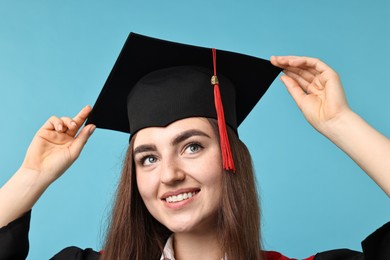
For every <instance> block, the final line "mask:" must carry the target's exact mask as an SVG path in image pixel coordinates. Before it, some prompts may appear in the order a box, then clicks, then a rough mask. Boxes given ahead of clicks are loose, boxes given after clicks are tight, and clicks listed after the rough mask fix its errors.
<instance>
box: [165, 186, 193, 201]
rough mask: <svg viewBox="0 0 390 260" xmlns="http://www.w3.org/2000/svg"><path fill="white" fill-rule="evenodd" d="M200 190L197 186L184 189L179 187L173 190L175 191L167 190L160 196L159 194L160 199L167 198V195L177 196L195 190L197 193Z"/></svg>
mask: <svg viewBox="0 0 390 260" xmlns="http://www.w3.org/2000/svg"><path fill="white" fill-rule="evenodd" d="M199 191H200V189H199V188H185V189H179V190H175V191H168V192H165V193H164V194H163V195H162V196H161V199H162V200H165V199H166V198H168V197H169V196H177V195H179V194H182V193H189V192H196V193H198V192H199Z"/></svg>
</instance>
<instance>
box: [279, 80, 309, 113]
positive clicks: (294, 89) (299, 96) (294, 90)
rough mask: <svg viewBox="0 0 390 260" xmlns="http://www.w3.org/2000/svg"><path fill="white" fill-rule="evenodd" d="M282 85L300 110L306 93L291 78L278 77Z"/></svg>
mask: <svg viewBox="0 0 390 260" xmlns="http://www.w3.org/2000/svg"><path fill="white" fill-rule="evenodd" d="M280 79H281V80H282V82H283V84H284V85H285V86H286V88H287V90H288V92H289V93H290V95H291V96H292V98H293V99H294V101H295V103H296V104H297V105H298V107H299V109H301V110H302V106H301V104H302V100H303V99H304V98H305V97H306V93H305V92H304V91H303V89H302V88H301V87H300V86H299V85H298V83H297V82H296V81H295V80H294V79H293V78H291V77H289V76H286V75H283V76H281V77H280Z"/></svg>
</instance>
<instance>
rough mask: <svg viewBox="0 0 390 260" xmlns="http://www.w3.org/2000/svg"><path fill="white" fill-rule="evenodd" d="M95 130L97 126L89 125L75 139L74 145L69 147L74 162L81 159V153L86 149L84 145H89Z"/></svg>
mask: <svg viewBox="0 0 390 260" xmlns="http://www.w3.org/2000/svg"><path fill="white" fill-rule="evenodd" d="M95 129H96V126H95V125H93V124H90V125H87V126H85V127H84V128H83V129H82V130H81V131H80V133H79V134H78V135H77V137H76V138H75V139H74V141H73V143H72V144H71V146H70V147H69V151H70V153H71V155H72V159H73V160H75V159H76V158H77V157H79V155H80V153H81V151H82V150H83V148H84V145H85V144H86V143H87V141H88V139H89V137H91V135H92V134H93V132H94V131H95Z"/></svg>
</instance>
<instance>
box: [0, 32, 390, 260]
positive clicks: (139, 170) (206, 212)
mask: <svg viewBox="0 0 390 260" xmlns="http://www.w3.org/2000/svg"><path fill="white" fill-rule="evenodd" d="M153 51H155V52H156V53H153ZM140 53H141V55H140ZM147 55H149V57H145V56H147ZM163 55H167V57H161V56H163ZM217 55H218V57H216V56H217ZM209 56H210V57H211V50H209V49H205V48H199V47H194V46H187V45H181V44H176V43H170V42H165V41H161V40H156V39H150V38H147V37H142V36H139V35H131V36H130V37H129V40H128V41H127V43H126V44H125V47H124V49H123V50H122V52H121V55H120V57H119V59H118V61H117V63H116V64H115V66H114V69H113V71H112V72H111V74H110V76H109V79H108V81H107V82H106V85H105V87H104V89H103V91H102V93H101V95H100V96H99V98H98V101H97V102H96V104H95V106H94V110H93V112H92V114H90V113H91V108H90V107H89V106H87V107H85V108H84V109H82V110H81V111H80V113H79V114H78V115H77V116H76V117H74V118H68V117H63V118H57V117H51V118H50V119H49V120H48V121H47V122H46V123H45V124H44V125H43V127H42V128H41V129H40V130H39V131H38V132H37V134H36V136H35V137H34V139H33V141H32V143H31V145H30V147H29V149H28V151H27V154H26V157H25V160H24V162H23V164H22V166H21V168H20V169H19V170H18V171H17V172H16V173H15V175H14V176H13V177H12V178H11V179H10V180H9V181H8V182H7V183H6V184H5V185H4V186H3V187H2V189H1V190H0V212H2V213H1V215H0V227H3V228H2V229H1V230H0V242H1V243H0V244H1V248H0V256H1V257H3V258H4V259H6V258H7V257H8V258H9V259H18V258H21V259H22V258H24V257H25V255H26V254H27V251H28V241H27V233H28V223H29V210H30V209H31V208H32V206H33V205H34V203H35V202H36V201H37V200H38V199H39V197H40V196H41V195H42V193H43V192H44V191H45V189H46V188H47V187H48V186H49V185H50V184H51V183H53V182H54V181H55V180H56V179H57V178H59V177H60V176H61V175H62V174H63V173H64V172H65V171H66V169H67V168H68V167H69V166H70V165H71V164H72V163H73V162H74V161H75V160H76V159H77V157H78V156H79V154H80V152H81V150H82V149H83V147H84V145H85V143H86V142H87V140H88V139H89V137H90V136H91V135H92V133H93V131H94V130H95V124H96V125H97V126H98V127H101V128H109V129H113V130H119V131H125V132H129V133H130V134H131V139H130V145H129V149H128V153H127V155H126V159H125V165H124V168H123V173H122V179H121V181H120V184H119V187H118V192H117V197H116V202H115V205H114V209H113V214H112V221H111V224H110V227H109V232H108V234H107V239H106V244H105V246H104V251H103V252H101V253H98V252H94V251H92V250H90V249H87V250H81V249H78V248H75V247H71V248H67V249H64V250H63V251H62V252H60V253H59V254H58V255H56V256H55V257H54V258H55V259H97V258H99V257H101V258H103V259H159V258H161V259H164V258H165V259H224V258H225V259H284V258H282V256H281V255H279V254H277V253H273V252H261V251H260V238H259V233H260V230H259V229H260V228H259V227H260V225H259V208H258V201H257V194H256V188H255V184H254V176H253V171H252V168H251V160H250V156H249V153H248V152H247V150H246V148H245V145H244V144H242V143H241V142H240V140H239V138H238V136H237V126H238V125H239V124H240V123H241V122H242V120H243V119H244V118H245V117H246V115H247V114H248V113H249V112H250V110H251V109H252V107H253V106H254V105H255V104H256V102H257V100H258V99H260V98H261V96H262V94H263V93H264V92H265V91H266V89H267V88H268V86H269V85H270V84H271V83H272V81H273V79H274V77H276V76H277V75H278V73H279V69H278V68H276V67H273V66H272V65H270V64H269V63H268V62H265V61H264V60H260V59H256V60H253V58H252V57H247V56H243V55H238V54H232V53H228V52H223V51H218V53H217V52H215V51H214V52H213V59H211V58H210V59H209ZM129 57H131V58H129ZM140 57H141V58H140ZM152 58H153V59H152ZM142 59H143V60H145V61H146V62H142V61H141V62H140V60H142ZM217 59H218V61H219V63H218V67H217V65H216V64H217V63H216V61H217ZM151 60H153V64H150V61H151ZM183 60H184V61H185V62H184V61H183ZM188 60H191V62H189V63H188ZM210 60H213V61H214V63H212V62H210ZM160 61H161V63H163V64H159V65H158V66H156V65H155V64H157V63H159V62H160ZM167 61H168V62H167ZM183 62H184V63H186V64H183ZM271 62H272V64H273V65H274V66H277V67H279V68H283V69H284V73H285V75H284V76H282V77H281V79H282V81H283V82H284V84H285V85H286V87H287V89H288V91H289V92H290V94H291V95H292V97H293V98H294V100H295V101H296V103H297V105H298V107H299V108H300V109H301V110H302V112H303V114H304V116H305V117H306V119H307V120H308V121H309V122H310V123H311V124H312V125H313V127H315V129H317V130H318V131H319V132H320V133H322V134H323V135H325V136H326V137H328V138H329V139H330V140H331V141H333V142H334V143H335V144H336V145H337V146H339V147H340V148H341V149H342V150H343V151H345V152H346V153H347V154H348V155H349V156H351V158H352V159H354V160H355V161H356V162H357V163H358V164H359V166H360V167H362V169H364V170H365V171H366V172H367V174H368V175H369V176H370V177H371V178H372V179H373V180H374V181H376V183H377V184H378V185H379V186H380V187H381V188H382V189H383V190H384V191H385V192H386V193H387V194H388V195H390V177H389V174H388V172H389V171H390V163H389V162H386V158H388V157H389V155H390V141H389V139H387V138H386V137H384V136H382V135H381V134H379V133H378V132H377V131H375V130H374V129H373V128H371V127H370V126H369V125H368V124H367V123H366V122H364V121H363V120H362V119H361V118H360V117H359V116H358V115H356V114H355V113H353V112H352V111H351V110H350V109H349V107H348V105H347V102H346V99H345V96H344V93H343V90H342V86H341V84H340V81H339V78H338V76H337V74H336V73H335V72H334V71H333V70H332V69H330V68H329V67H328V66H327V65H325V64H324V63H322V62H321V61H319V60H317V59H313V58H306V57H272V58H271ZM129 63H130V64H129ZM166 63H168V64H166ZM208 63H212V65H211V66H209V65H206V64H208ZM229 64H234V66H233V65H232V66H230V65H229ZM248 64H250V65H248ZM182 65H185V66H182ZM187 65H191V66H187ZM193 65H195V67H194V66H193ZM199 66H200V67H199ZM217 68H218V69H217ZM210 69H211V70H210ZM252 70H253V71H254V72H253V71H252ZM129 71H131V72H132V73H129ZM259 71H260V72H261V73H259ZM222 74H224V75H225V76H227V77H229V78H227V77H224V76H222ZM259 74H260V76H259ZM213 75H214V76H216V75H218V78H219V80H215V78H213V79H214V82H213V85H214V87H211V86H210V83H208V84H206V83H205V82H208V81H209V79H210V77H211V76H213ZM237 75H238V76H237ZM243 75H245V77H243ZM264 75H265V76H264ZM258 78H260V79H258ZM237 82H239V83H240V86H239V87H238V86H237ZM253 83H256V84H253ZM123 85H126V88H123ZM184 86H185V87H184ZM129 87H130V88H131V91H129V90H128V88H129ZM212 88H213V89H214V91H215V92H214V91H213V90H211V91H210V89H212ZM219 90H220V93H219ZM126 92H130V94H129V95H127V93H126ZM127 96H128V97H127ZM243 96H244V97H243ZM253 96H256V98H255V100H253V101H252V100H251V98H252V97H253ZM236 100H237V102H236ZM124 102H126V103H127V105H125V106H124V105H123V103H124ZM221 103H222V104H223V106H222V104H221ZM235 103H236V104H235ZM248 103H250V104H249V105H248ZM124 110H125V111H124ZM223 110H225V111H223ZM87 117H89V122H88V123H89V124H87V125H86V126H85V127H83V128H82V125H83V123H84V122H85V120H86V119H87ZM225 121H226V123H225ZM79 129H81V131H80V132H79V133H78V134H77V132H78V130H79ZM351 129H353V130H354V131H350V130H351ZM26 212H27V213H26ZM389 230H390V227H389V224H387V225H386V226H384V227H383V228H382V229H380V230H379V231H377V232H376V233H374V234H373V235H372V236H370V237H369V238H368V239H367V240H366V241H365V242H364V244H363V246H364V248H363V249H364V254H362V253H359V252H354V251H349V250H335V251H331V252H323V253H319V254H317V255H316V256H315V257H314V256H313V257H311V258H310V259H387V258H388V257H389V254H388V253H389V252H388V250H387V249H386V248H387V247H389V241H388V240H389V238H386V235H387V237H388V236H389V232H390V231H389ZM386 239H387V240H386ZM386 250H387V251H386ZM354 257H355V258H354ZM364 257H365V258H364ZM386 257H387V258H386Z"/></svg>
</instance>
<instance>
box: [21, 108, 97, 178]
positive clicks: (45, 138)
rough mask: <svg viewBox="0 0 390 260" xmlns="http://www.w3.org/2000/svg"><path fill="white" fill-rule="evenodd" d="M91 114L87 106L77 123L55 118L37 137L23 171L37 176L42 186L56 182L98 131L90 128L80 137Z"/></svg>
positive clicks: (22, 167) (29, 150)
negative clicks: (94, 132) (95, 131)
mask: <svg viewBox="0 0 390 260" xmlns="http://www.w3.org/2000/svg"><path fill="white" fill-rule="evenodd" d="M90 112H91V107H90V106H86V107H84V108H83V109H82V110H81V111H80V112H79V113H78V114H77V115H76V116H75V117H74V118H73V119H72V118H69V117H62V118H58V117H55V116H52V117H51V118H50V119H49V120H48V121H47V122H46V123H45V124H44V125H43V126H42V127H41V129H39V131H38V132H37V133H36V135H35V137H34V139H33V140H32V142H31V144H30V147H29V148H28V150H27V153H26V157H25V159H24V162H23V164H22V166H21V169H23V170H26V171H27V170H28V171H30V172H31V171H33V172H35V173H36V175H37V176H36V177H37V181H39V183H40V184H44V185H47V186H48V185H50V184H51V183H52V182H54V181H55V180H56V179H57V178H58V177H60V176H61V175H62V174H63V173H64V172H65V171H66V169H68V168H69V167H70V166H71V165H72V163H73V162H74V161H75V160H76V159H77V158H78V156H79V155H80V153H81V150H82V149H83V147H84V145H85V143H86V142H87V140H88V138H89V137H90V136H91V134H92V133H93V131H94V130H95V126H94V125H87V126H85V127H84V128H83V129H82V130H81V131H80V133H79V134H78V135H76V134H77V132H78V131H79V129H80V128H81V126H82V125H83V124H84V122H85V120H86V118H87V117H88V115H89V113H90Z"/></svg>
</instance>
